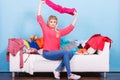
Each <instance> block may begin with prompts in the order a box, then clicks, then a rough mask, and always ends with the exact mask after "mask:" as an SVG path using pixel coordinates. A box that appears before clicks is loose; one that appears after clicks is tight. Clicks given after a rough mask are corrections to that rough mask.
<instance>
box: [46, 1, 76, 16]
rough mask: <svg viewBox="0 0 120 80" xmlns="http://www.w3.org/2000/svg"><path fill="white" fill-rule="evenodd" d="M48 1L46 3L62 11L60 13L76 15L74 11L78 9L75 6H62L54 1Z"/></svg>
mask: <svg viewBox="0 0 120 80" xmlns="http://www.w3.org/2000/svg"><path fill="white" fill-rule="evenodd" d="M45 1H46V4H47V5H48V6H49V7H51V8H52V9H54V10H56V11H58V12H60V13H68V14H70V15H74V12H75V11H76V9H75V8H66V7H62V6H60V5H57V4H55V3H53V2H52V1H50V0H45Z"/></svg>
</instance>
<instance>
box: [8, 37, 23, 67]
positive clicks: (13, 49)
mask: <svg viewBox="0 0 120 80" xmlns="http://www.w3.org/2000/svg"><path fill="white" fill-rule="evenodd" d="M23 47H24V42H23V40H22V39H21V38H10V39H9V40H8V48H7V56H6V59H7V61H9V53H11V54H12V55H13V56H15V55H16V54H17V52H18V51H20V68H22V67H23V53H22V49H23Z"/></svg>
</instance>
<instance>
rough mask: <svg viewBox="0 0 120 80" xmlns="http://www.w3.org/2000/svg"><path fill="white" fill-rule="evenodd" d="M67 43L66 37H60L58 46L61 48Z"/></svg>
mask: <svg viewBox="0 0 120 80" xmlns="http://www.w3.org/2000/svg"><path fill="white" fill-rule="evenodd" d="M69 43H70V41H69V40H66V39H64V38H62V39H61V41H60V48H63V47H64V46H66V45H67V44H69Z"/></svg>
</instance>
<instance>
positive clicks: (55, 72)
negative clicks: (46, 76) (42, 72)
mask: <svg viewBox="0 0 120 80" xmlns="http://www.w3.org/2000/svg"><path fill="white" fill-rule="evenodd" d="M53 74H54V77H55V79H58V80H59V79H60V72H59V71H56V70H54V71H53Z"/></svg>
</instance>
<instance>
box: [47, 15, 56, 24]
mask: <svg viewBox="0 0 120 80" xmlns="http://www.w3.org/2000/svg"><path fill="white" fill-rule="evenodd" d="M51 19H54V20H56V21H57V23H58V19H57V17H56V16H53V15H50V16H49V17H48V21H47V22H49V21H50V20H51Z"/></svg>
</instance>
